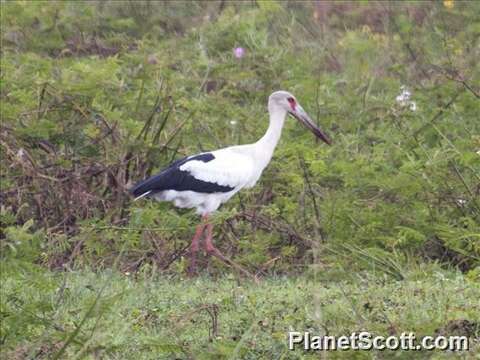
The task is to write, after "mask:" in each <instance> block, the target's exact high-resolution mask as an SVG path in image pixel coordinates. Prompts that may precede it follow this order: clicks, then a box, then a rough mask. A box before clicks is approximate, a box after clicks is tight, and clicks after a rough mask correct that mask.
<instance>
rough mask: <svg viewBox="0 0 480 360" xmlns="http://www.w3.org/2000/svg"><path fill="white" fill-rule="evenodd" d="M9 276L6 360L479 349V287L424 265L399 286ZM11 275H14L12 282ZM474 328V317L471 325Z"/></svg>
mask: <svg viewBox="0 0 480 360" xmlns="http://www.w3.org/2000/svg"><path fill="white" fill-rule="evenodd" d="M31 270H33V269H30V270H26V268H22V267H15V266H14V265H13V264H10V266H9V270H8V271H5V269H4V275H3V276H2V287H3V291H4V292H5V294H7V295H6V296H2V300H1V314H2V318H3V319H2V323H3V324H2V333H1V335H2V339H3V346H2V349H3V350H2V354H3V355H4V356H6V357H7V358H10V359H23V358H72V359H73V358H77V359H78V358H85V359H99V358H107V359H157V358H162V359H212V358H217V359H232V358H247V359H256V358H269V359H310V358H312V359H313V358H318V354H315V353H311V352H310V353H308V352H304V351H302V350H295V351H290V350H288V342H287V334H288V331H307V330H310V331H312V333H313V334H329V335H349V334H350V333H351V332H354V331H357V332H358V331H361V330H365V331H370V332H372V333H374V334H382V335H385V334H388V335H394V334H397V335H400V333H401V332H405V331H407V332H410V331H412V332H414V333H415V334H416V336H417V337H421V336H425V335H433V334H441V335H446V334H448V335H467V336H469V337H470V338H471V339H472V340H471V350H470V352H469V353H468V354H470V356H468V354H467V353H461V354H453V353H448V352H447V353H445V352H427V351H425V352H403V353H402V352H398V353H393V352H388V351H387V352H382V351H377V352H366V351H364V352H351V351H350V352H344V351H339V352H329V353H328V354H324V356H327V358H332V359H336V358H341V359H351V358H359V359H369V358H372V357H375V358H379V359H383V358H391V357H393V356H395V357H396V358H404V359H410V358H418V359H423V358H425V357H431V358H448V357H451V356H453V355H457V356H459V357H460V358H474V354H475V353H477V352H478V351H480V347H479V344H478V341H477V342H475V341H474V340H473V339H474V338H477V339H478V336H479V333H480V304H479V303H478V299H479V298H480V286H479V284H478V283H477V282H475V281H473V280H467V279H465V278H464V277H463V276H462V275H461V274H460V273H457V272H453V271H452V272H447V271H443V270H440V269H438V268H436V267H433V266H430V267H428V268H418V269H417V270H416V271H411V272H409V273H408V274H406V279H405V280H403V281H397V280H393V279H392V278H389V277H385V276H381V275H374V274H373V273H363V274H351V275H350V276H348V275H347V276H346V279H345V280H343V281H335V282H332V281H328V280H324V279H322V278H321V277H320V276H319V277H312V278H307V277H306V276H303V277H298V278H292V277H274V278H271V277H270V278H267V279H264V280H262V281H261V283H260V284H258V285H257V284H254V283H251V282H248V281H241V282H238V279H235V278H234V277H230V276H224V277H221V278H219V279H213V278H210V277H206V276H205V277H198V278H195V279H185V278H178V277H164V276H148V275H145V274H140V273H137V274H129V273H126V274H124V273H119V272H113V271H104V272H101V273H99V274H96V273H93V272H89V271H71V272H65V273H59V272H43V271H40V272H37V271H31ZM5 273H7V274H8V275H7V276H5ZM466 319H468V320H466Z"/></svg>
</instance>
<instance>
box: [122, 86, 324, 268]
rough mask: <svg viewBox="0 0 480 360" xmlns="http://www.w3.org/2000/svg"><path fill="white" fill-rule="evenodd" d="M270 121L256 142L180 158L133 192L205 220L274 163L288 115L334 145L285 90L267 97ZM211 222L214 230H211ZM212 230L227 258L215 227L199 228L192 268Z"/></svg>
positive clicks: (211, 248) (209, 247) (208, 244)
mask: <svg viewBox="0 0 480 360" xmlns="http://www.w3.org/2000/svg"><path fill="white" fill-rule="evenodd" d="M268 112H269V114H270V123H269V126H268V129H267V132H266V133H265V135H264V136H263V137H262V138H261V139H260V140H258V141H257V142H256V143H253V144H248V145H239V146H231V147H227V148H224V149H220V150H216V151H212V152H206V153H201V154H197V155H193V156H189V157H186V158H184V159H180V160H178V161H176V162H174V163H172V164H171V165H170V166H169V167H167V168H165V169H164V170H163V171H162V172H160V173H159V174H157V175H155V176H152V177H150V178H148V179H146V180H144V181H142V182H140V183H138V184H137V185H135V186H134V187H133V188H132V189H131V190H130V191H131V192H132V194H133V195H134V196H135V198H136V199H140V198H142V197H150V198H154V199H156V200H159V201H171V202H173V203H174V205H175V206H177V207H180V208H195V209H196V212H197V213H198V214H200V215H202V216H203V217H204V218H205V219H206V218H207V216H208V214H210V213H212V212H214V211H215V210H217V209H218V207H219V206H220V205H221V204H223V203H225V202H226V201H228V200H229V199H230V198H231V197H232V196H233V195H235V194H236V193H237V192H238V191H240V190H241V189H243V188H250V187H253V186H254V185H255V184H256V183H257V181H258V179H259V178H260V176H261V175H262V172H263V170H264V169H265V167H266V166H267V165H268V163H269V162H270V160H271V158H272V155H273V151H274V150H275V147H276V145H277V143H278V140H279V139H280V135H281V133H282V128H283V125H284V122H285V118H286V116H287V114H290V115H292V116H294V117H295V118H297V119H298V120H299V121H301V122H303V123H304V125H306V126H307V127H308V128H309V129H310V130H311V131H312V132H313V133H314V134H315V135H317V136H318V137H319V138H321V139H322V140H323V141H325V142H326V143H328V144H330V140H329V139H328V137H327V136H326V135H325V134H324V133H323V132H322V131H321V130H320V129H319V128H318V127H317V126H316V125H315V124H314V123H313V121H312V120H311V119H310V118H309V116H308V115H307V114H306V113H305V111H304V110H303V109H302V107H301V106H300V105H299V104H298V103H297V101H296V99H295V98H294V97H293V95H291V94H290V93H288V92H286V91H277V92H274V93H273V94H272V95H270V97H269V100H268ZM208 226H210V228H208ZM205 227H207V229H210V230H209V236H207V238H206V249H207V251H208V252H210V253H213V254H214V255H215V256H217V257H219V258H220V259H222V260H223V261H226V262H229V263H230V264H232V265H234V266H235V267H237V268H239V267H238V266H237V265H235V264H234V263H232V262H231V261H228V259H227V258H225V257H224V256H223V255H222V254H221V253H220V252H219V251H218V250H217V249H216V248H215V247H214V246H213V244H212V243H211V240H212V232H211V225H210V224H204V225H200V226H199V227H198V228H197V232H196V234H195V236H194V239H193V241H192V245H191V251H192V256H193V259H192V266H193V267H194V265H195V262H194V254H195V252H196V251H198V239H199V238H200V236H201V235H202V233H203V230H204V228H205Z"/></svg>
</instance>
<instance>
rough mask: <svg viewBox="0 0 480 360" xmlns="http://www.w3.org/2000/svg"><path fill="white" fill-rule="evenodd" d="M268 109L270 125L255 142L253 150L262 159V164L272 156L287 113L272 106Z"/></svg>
mask: <svg viewBox="0 0 480 360" xmlns="http://www.w3.org/2000/svg"><path fill="white" fill-rule="evenodd" d="M269 110H270V111H269V112H270V125H269V126H268V129H267V132H266V133H265V135H263V136H262V138H261V139H260V140H258V141H257V142H256V143H255V150H256V151H255V152H256V153H257V156H258V158H260V159H264V161H265V165H264V166H266V165H267V164H268V162H269V161H270V159H271V158H272V155H273V151H274V150H275V147H276V146H277V143H278V141H279V140H280V136H281V135H282V128H283V124H284V122H285V117H286V115H287V112H286V111H285V110H283V109H275V108H274V109H269Z"/></svg>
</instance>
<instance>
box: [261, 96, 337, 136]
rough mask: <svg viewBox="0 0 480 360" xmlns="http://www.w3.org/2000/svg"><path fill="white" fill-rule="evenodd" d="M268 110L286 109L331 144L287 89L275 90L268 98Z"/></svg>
mask: <svg viewBox="0 0 480 360" xmlns="http://www.w3.org/2000/svg"><path fill="white" fill-rule="evenodd" d="M268 110H269V111H270V112H275V111H286V112H287V114H289V115H291V116H293V117H294V118H295V119H297V120H298V121H300V122H301V123H302V124H303V125H305V126H306V127H307V128H308V129H309V130H310V131H311V132H313V133H314V134H315V136H317V137H318V138H320V139H322V140H323V141H324V142H326V143H327V144H328V145H331V144H332V141H331V140H330V138H329V137H328V136H327V135H326V134H325V133H324V132H323V131H322V130H321V129H320V128H319V127H318V126H317V125H316V124H315V123H314V122H313V120H312V119H311V118H310V116H308V114H307V113H306V112H305V110H303V108H302V107H301V106H300V104H299V103H298V101H297V99H296V98H295V96H293V95H292V94H290V93H289V92H288V91H275V92H274V93H273V94H272V95H270V97H269V98H268Z"/></svg>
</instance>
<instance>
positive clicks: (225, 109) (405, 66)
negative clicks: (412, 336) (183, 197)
mask: <svg viewBox="0 0 480 360" xmlns="http://www.w3.org/2000/svg"><path fill="white" fill-rule="evenodd" d="M1 7H2V8H1V10H2V11H1V26H2V29H1V30H2V50H1V55H2V59H1V92H0V96H1V120H2V121H1V128H0V131H1V133H0V145H1V146H0V149H1V156H2V163H1V170H2V171H1V193H0V196H1V213H0V215H1V217H0V221H1V233H0V250H1V258H2V292H4V293H5V294H6V295H7V296H2V300H1V314H0V315H1V316H2V318H3V320H4V321H2V327H1V332H0V341H1V344H2V349H4V351H5V352H7V353H8V354H9V356H17V357H18V358H23V357H28V356H31V357H51V356H56V357H57V358H61V357H62V356H66V354H69V356H74V355H75V356H77V357H80V358H82V357H84V356H87V357H91V358H97V357H98V356H109V357H113V358H122V355H121V354H122V353H123V354H126V353H128V354H131V355H129V356H135V355H138V351H139V349H140V350H143V351H142V354H143V353H146V352H148V351H152V354H157V355H158V354H159V353H160V354H164V355H165V356H167V357H168V356H173V355H172V354H176V356H180V357H185V358H192V357H193V358H195V357H197V355H196V351H197V350H198V349H201V350H202V353H204V354H207V355H205V356H206V357H207V358H208V357H209V356H226V357H231V356H237V357H250V358H255V357H258V356H267V357H280V356H284V357H290V356H292V357H293V356H298V357H310V356H313V355H312V354H302V353H298V354H295V355H294V354H293V353H290V352H288V351H286V349H285V346H286V345H285V344H286V343H285V332H286V331H287V330H288V327H289V326H290V327H291V326H294V325H295V324H297V325H298V327H299V328H300V330H301V331H303V330H304V329H305V328H307V327H321V328H323V329H324V330H325V329H326V330H325V331H327V332H330V333H332V332H333V333H338V334H344V333H347V332H351V331H352V329H353V330H355V329H358V328H367V329H375V330H377V331H379V332H382V331H383V332H390V333H397V332H398V333H400V332H402V331H406V330H407V329H406V327H410V329H412V328H413V329H416V330H417V331H419V332H422V331H423V332H424V333H425V334H431V333H433V332H434V331H439V332H442V331H444V332H445V331H447V330H445V329H450V328H451V327H452V326H453V327H454V328H455V329H457V328H461V330H462V329H464V328H465V329H467V330H468V331H467V330H465V331H463V330H462V331H463V332H464V333H465V332H466V333H467V334H468V335H469V336H471V337H472V338H475V337H477V338H478V336H479V333H480V331H479V328H480V325H479V324H480V322H479V321H480V319H479V317H480V316H479V313H480V309H479V306H478V304H476V302H477V301H476V300H478V298H479V297H480V289H479V285H478V283H479V281H480V265H479V259H480V199H479V194H480V121H479V114H480V102H479V101H480V87H479V86H478V84H479V83H480V67H479V66H478V58H480V44H479V38H480V36H479V35H480V3H478V2H473V1H472V2H459V1H443V2H418V3H417V2H405V3H400V2H390V3H389V2H370V1H369V2H365V3H354V2H352V3H350V2H323V1H317V2H296V1H285V2H275V1H243V2H227V1H217V2H215V1H212V2H196V1H195V2H181V1H176V2H170V1H156V2H138V1H125V2H118V1H107V2H93V1H89V2H40V1H39V2H30V1H17V2H11V1H8V2H5V1H3V2H2V3H1ZM279 89H284V90H288V91H291V92H292V93H294V94H295V95H296V96H297V98H298V99H299V100H300V102H301V103H302V105H303V107H304V108H305V109H306V110H307V111H308V112H309V113H310V114H311V115H312V117H313V118H314V119H317V121H318V123H319V124H321V126H322V127H323V128H324V129H325V130H326V131H327V133H329V134H330V136H331V137H332V139H333V141H334V144H333V146H331V147H327V146H325V145H323V144H321V143H317V142H316V141H315V139H314V138H313V136H312V135H311V134H310V133H309V132H307V131H305V129H304V128H302V127H300V126H298V124H297V123H296V122H294V121H288V122H287V125H286V128H285V129H284V133H283V137H282V140H281V142H280V144H279V146H278V148H277V150H276V152H275V155H274V158H273V161H272V163H271V164H270V166H269V167H268V168H267V170H266V172H265V173H264V175H263V177H262V179H261V182H260V183H259V185H257V186H256V187H255V188H253V189H251V190H248V191H243V192H242V193H241V194H240V195H239V196H236V197H235V198H233V199H232V200H231V201H230V202H229V203H228V204H226V205H225V206H223V207H222V209H221V211H219V212H218V213H217V214H216V215H215V218H214V221H215V223H216V233H215V238H216V244H217V245H218V247H219V248H221V249H222V251H224V252H225V253H226V254H227V255H228V256H230V257H232V258H233V259H235V261H237V262H239V263H241V264H242V265H243V266H245V267H246V268H248V269H249V270H250V271H251V272H253V273H256V274H257V275H258V276H260V277H261V278H263V279H264V280H263V285H259V286H257V287H256V286H253V285H251V284H250V285H244V286H245V288H244V289H243V290H242V288H241V287H240V288H237V285H235V281H234V277H232V275H228V274H234V273H233V270H231V269H229V268H226V267H225V266H224V265H223V264H221V263H218V262H217V261H214V260H212V259H209V258H207V257H205V258H204V262H203V264H202V272H203V273H204V276H205V278H203V277H202V278H199V279H198V280H185V279H183V276H184V273H185V265H186V261H185V258H184V253H185V250H186V248H187V247H188V245H189V242H190V239H191V236H192V234H193V228H194V226H195V224H196V223H197V222H198V219H197V217H196V216H195V215H194V214H193V213H192V212H190V211H179V210H177V209H174V208H173V207H172V206H171V205H170V204H163V203H162V204H159V203H154V202H150V201H145V200H141V201H137V202H132V199H131V198H130V197H129V196H128V193H127V189H128V188H129V186H131V185H132V184H133V183H134V182H136V181H138V180H140V179H142V178H144V177H145V176H148V175H150V174H153V173H154V172H155V171H157V170H159V169H161V168H162V167H164V166H165V165H167V164H168V163H169V162H171V161H172V160H174V159H176V158H179V157H181V156H184V155H188V154H192V153H196V152H200V151H204V150H211V149H216V148H218V147H222V146H228V145H231V144H241V143H248V142H254V141H256V140H257V139H258V138H259V137H260V136H261V135H262V134H263V132H264V131H265V129H266V127H267V125H268V117H267V112H266V100H267V98H268V95H269V94H270V93H271V92H273V91H275V90H279ZM112 269H113V272H112ZM92 272H94V273H95V274H97V275H94V274H92ZM109 274H110V275H109ZM96 276H98V277H96ZM133 278H134V279H135V280H133ZM166 279H170V280H166ZM281 279H283V280H281ZM445 279H450V280H451V281H450V282H448V281H447V282H446V280H445ZM215 281H219V282H220V284H221V285H219V286H218V289H217V291H218V294H224V296H225V298H224V299H223V300H222V301H226V302H225V303H224V302H222V301H220V302H219V300H218V299H217V300H215V295H209V299H210V296H213V298H212V299H210V300H208V301H207V300H206V297H205V293H209V294H210V292H211V291H212V290H208V289H215V288H216V285H213V284H214V282H215ZM99 284H100V285H99ZM102 284H105V285H102ZM108 284H110V285H111V286H112V288H109V287H108V286H107V285H108ZM181 284H185V285H181ZM189 284H190V285H191V287H189ZM313 284H315V285H313ZM325 284H330V285H327V287H324V285H325ZM341 284H344V285H341ZM110 285H109V286H110ZM317 285H318V286H319V288H317V287H315V286H317ZM329 286H330V288H329ZM85 287H86V288H87V289H91V291H90V292H89V290H85ZM170 287H172V288H170ZM69 289H72V290H71V292H72V293H71V294H70V293H69V291H67V290H69ZM205 289H206V290H205ZM239 289H240V290H239ZM439 289H440V290H443V291H440V292H438V290H439ZM460 289H463V290H460ZM312 290H313V291H312ZM85 291H86V292H87V293H85ZM209 291H210V292H209ZM242 291H245V292H246V293H247V294H248V295H244V294H243V293H242V294H240V293H241V292H242ZM417 291H420V293H422V292H423V293H424V294H430V295H431V294H436V295H432V296H433V298H435V299H437V300H438V302H435V301H433V302H431V303H430V302H427V301H426V300H425V299H427V297H429V296H427V295H425V297H424V300H425V301H423V302H422V301H420V302H416V301H415V300H412V293H413V294H417ZM132 292H133V293H136V294H138V292H147V293H150V294H152V296H151V297H146V296H144V295H141V296H140V298H141V299H142V300H138V299H137V298H136V297H135V296H133V297H132ZM163 292H165V294H170V295H168V296H169V297H168V298H171V299H172V301H174V300H175V297H176V296H178V292H182V294H189V297H188V299H186V300H185V301H187V303H188V302H189V301H193V303H194V305H192V306H193V309H194V310H192V308H191V307H188V306H186V305H185V304H184V305H185V306H186V307H185V306H180V305H178V306H175V302H173V303H172V304H170V305H169V307H167V309H166V308H163V309H162V310H161V314H160V313H156V311H160V310H158V309H159V308H160V307H159V306H158V305H154V303H153V300H152V299H157V300H156V301H164V300H165V298H163V300H162V298H161V297H160V298H158V296H161V293H163ZM74 294H76V295H74ZM176 294H177V295H176ZM269 294H270V295H269ZM460 294H461V295H460ZM219 296H220V295H219ZM243 296H247V297H248V299H249V301H250V302H249V303H248V306H247V305H246V304H244V305H243V306H244V307H243V308H242V307H241V306H240V304H241V303H242V301H243V300H239V299H243V298H242V297H243ZM296 296H299V298H298V297H296ZM342 296H343V297H344V298H342ZM389 296H393V297H395V296H396V297H398V299H396V300H395V299H393V298H390V299H389V300H388V301H386V300H385V299H387V298H388V297H389ZM226 298H228V299H229V300H228V301H227V300H225V299H226ZM452 298H454V300H452ZM252 299H254V300H252ZM255 299H257V300H255ZM259 299H262V300H259ZM282 299H284V300H282ZM332 299H333V300H332ZM335 299H337V300H338V301H336V300H335ZM342 299H343V300H342ZM345 299H348V301H347V302H346V303H345V302H344V301H345ZM379 299H383V300H379ZM475 299H476V300H475ZM280 300H281V301H285V303H284V304H283V305H279V303H278V301H280ZM142 301H143V302H142ZM169 301H170V300H169ZM206 301H207V302H208V304H207V303H206ZM229 301H230V302H229ZM272 301H273V305H272ZM385 301H386V302H385ZM429 301H430V300H429ZM452 301H454V302H455V304H451V307H452V308H454V309H455V311H450V310H448V309H445V308H443V307H441V306H440V304H447V305H448V304H450V303H451V302H452ZM137 302H138V303H137ZM377 302H378V304H377V305H378V308H379V309H380V308H381V309H382V310H381V311H380V310H379V311H380V313H377V312H375V311H374V312H371V310H370V309H369V308H370V307H372V306H373V307H375V306H376V305H375V304H376V303H377ZM387 303H390V305H389V306H387V305H386V304H387ZM392 303H393V304H394V305H392ZM99 304H103V305H102V306H103V307H102V306H100V305H99ZM119 304H121V305H119ZM206 304H207V305H206ZM219 304H220V305H219ZM288 304H289V305H291V308H290V310H291V311H293V307H295V306H297V307H300V311H299V312H298V313H297V312H294V313H291V312H288V311H287V310H286V309H287V308H288V306H287V305H288ZM365 304H368V306H367V307H365V306H366V305H365ZM395 304H396V305H395ZM475 304H476V305H475ZM213 305H215V306H213ZM447 305H446V306H447ZM202 306H203V307H202ZM222 306H223V308H222ZM237 306H239V307H240V308H242V309H243V310H242V311H239V312H236V311H235V308H236V307H237ZM249 306H250V307H251V308H249ZM349 306H352V307H354V310H353V312H352V309H350V311H349V312H352V314H353V315H352V314H350V315H348V316H347V315H345V314H344V313H343V312H344V311H345V307H347V308H348V307H349ZM448 306H450V305H448ZM72 307H73V308H75V309H76V310H74V311H73V310H72ZM170 307H171V311H169V310H168V309H169V308H170ZM357 307H358V308H357ZM422 307H425V313H429V314H430V315H428V316H427V315H425V316H426V317H425V318H423V320H421V319H422V317H418V316H419V315H418V314H416V315H415V313H414V311H415V309H420V308H422ZM118 308H122V309H124V310H118ZM153 308H157V310H155V311H154V310H152V309H153ZM219 309H220V310H219ZM255 309H256V310H255ZM275 309H276V310H275ZM280 309H283V310H280ZM204 310H205V311H206V313H207V314H210V315H205V317H206V318H205V319H203V320H199V323H200V325H198V326H197V325H196V323H195V322H192V323H190V317H192V316H193V315H194V314H195V313H196V312H202V314H203V312H204ZM72 311H73V313H72ZM122 311H124V312H122ZM188 311H192V313H191V315H188V316H189V317H188V320H187V319H185V318H183V320H182V321H181V322H180V325H178V326H179V327H181V329H183V330H179V329H178V328H176V330H175V332H174V333H175V334H177V333H178V332H180V333H181V332H182V331H184V333H183V334H187V335H185V336H186V337H184V338H181V339H182V340H179V341H178V342H172V341H171V340H166V339H169V337H172V333H170V332H169V331H173V330H171V329H170V330H169V331H167V330H165V329H166V328H168V326H171V324H172V323H177V321H178V317H179V316H181V315H180V314H182V313H185V312H188ZM256 311H259V312H260V313H261V314H259V313H256ZM278 311H280V312H281V311H287V313H286V314H284V315H285V316H281V315H278ZM390 311H393V313H390ZM409 311H410V312H411V313H409ZM217 312H219V313H220V314H222V315H221V316H223V318H224V319H225V321H226V322H227V323H228V324H229V325H228V326H227V325H224V326H225V328H224V329H223V332H224V335H218V334H217V332H218V329H217V328H216V326H217V325H216V321H217ZM358 312H360V313H362V314H361V315H358ZM366 312H368V314H367V313H366ZM119 313H122V314H123V315H122V316H121V317H120V318H118V314H119ZM174 313H175V314H176V315H175V314H174ZM106 314H107V315H106ZM172 314H173V315H172ZM250 314H254V315H252V316H253V318H252V317H249V315H250ZM273 314H275V315H273ZM318 314H321V315H318ZM379 314H380V315H379ZM382 314H383V315H382ZM405 314H411V316H410V317H408V319H409V320H408V321H406V322H404V321H405V318H403V317H402V315H405ZM447 314H448V315H447ZM277 315H278V316H277ZM201 316H203V315H201ZM219 316H220V315H219ZM210 317H211V318H212V319H215V321H214V324H215V326H213V325H212V326H213V327H212V329H211V331H210V330H209V333H208V335H205V334H203V333H201V332H202V331H205V326H203V325H202V324H204V322H207V323H209V321H210V320H209V319H210ZM237 317H239V318H237ZM101 318H103V319H104V321H103V322H102V321H100V319H101ZM385 318H387V319H389V320H388V321H385V320H384V319H385ZM105 319H109V320H105ZM139 319H141V320H139ZM272 319H273V320H272ZM275 319H277V323H276V324H277V325H275V321H276V320H275ZM382 319H383V320H382ZM419 319H420V320H419ZM182 322H185V323H188V324H186V325H181V324H182ZM221 323H222V322H221V321H220V324H221ZM99 324H100V325H99ZM113 324H115V325H113ZM122 324H128V326H127V325H122ZM169 324H170V325H169ZM452 324H453V325H452ZM458 324H460V325H461V326H460V325H458ZM455 325H458V326H457V327H455ZM115 326H118V327H117V328H115ZM121 326H126V327H127V328H125V329H124V330H123V331H126V332H127V333H128V334H130V335H129V336H126V337H124V338H122V337H117V338H116V337H115V336H114V333H116V332H117V331H118V330H113V329H119V328H121ZM449 326H450V328H449ZM462 326H463V327H462ZM270 327H271V330H270ZM207 328H208V326H207ZM267 328H268V329H269V330H266V329H267ZM98 329H103V330H101V331H100V330H98ZM132 329H133V330H132ZM152 329H155V331H159V333H157V335H158V336H157V337H155V339H154V336H153V335H151V333H152V332H154V330H152ZM442 329H443V330H442ZM97 330H98V331H97ZM99 331H100V332H103V333H104V336H103V337H101V336H100V337H98V336H97V337H95V336H94V334H95V333H96V332H97V334H98V332H99ZM131 331H133V332H134V334H135V335H132V333H129V332H131ZM262 331H263V332H265V331H266V333H267V334H270V335H271V336H266V337H265V338H264V337H262V336H260V337H259V336H258V334H260V333H262ZM220 332H221V331H220ZM235 332H240V333H238V334H237V333H235ZM447 332H448V331H447ZM205 337H208V339H210V342H207V341H205ZM133 338H134V339H135V341H133V342H130V341H129V339H133ZM159 339H161V340H159ZM252 339H253V340H252ZM344 355H346V354H344ZM354 355H355V354H354ZM356 355H357V356H363V355H365V354H363V355H361V354H360V355H359V354H358V353H357V354H356ZM410 355H411V354H410ZM423 355H424V354H423ZM336 356H340V357H341V356H342V354H336ZM348 356H352V354H351V353H349V354H348V355H347V357H348ZM366 356H369V355H368V354H366ZM379 356H383V355H381V354H380V355H379ZM153 357H156V356H153ZM146 358H149V355H146Z"/></svg>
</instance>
